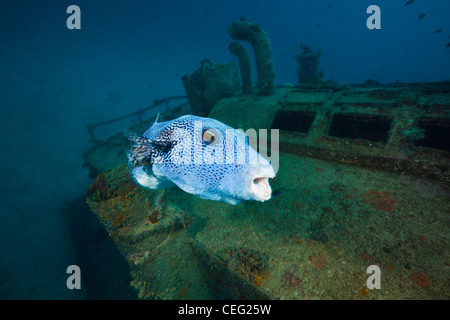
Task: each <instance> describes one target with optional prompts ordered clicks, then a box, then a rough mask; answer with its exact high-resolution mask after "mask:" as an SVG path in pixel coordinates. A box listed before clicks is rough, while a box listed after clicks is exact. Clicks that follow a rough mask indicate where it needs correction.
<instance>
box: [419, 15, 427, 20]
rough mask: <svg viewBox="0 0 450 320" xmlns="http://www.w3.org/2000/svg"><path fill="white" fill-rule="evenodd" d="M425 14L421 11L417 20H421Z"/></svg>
mask: <svg viewBox="0 0 450 320" xmlns="http://www.w3.org/2000/svg"><path fill="white" fill-rule="evenodd" d="M425 16H426V14H425V13H421V14H420V15H419V17H418V18H419V20H422V19H423V18H425Z"/></svg>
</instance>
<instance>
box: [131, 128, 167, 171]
mask: <svg viewBox="0 0 450 320" xmlns="http://www.w3.org/2000/svg"><path fill="white" fill-rule="evenodd" d="M124 135H125V137H126V138H127V139H128V140H129V141H131V143H132V144H131V148H130V150H129V151H128V152H127V156H128V161H129V163H130V164H131V165H132V167H137V166H145V165H148V164H151V163H152V157H153V156H154V155H159V154H160V153H162V152H165V151H166V150H167V148H169V147H170V141H163V140H156V141H154V140H151V139H147V138H144V137H141V136H138V135H137V134H136V133H134V132H131V131H128V130H125V131H124Z"/></svg>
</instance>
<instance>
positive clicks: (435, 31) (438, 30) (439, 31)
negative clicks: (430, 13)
mask: <svg viewBox="0 0 450 320" xmlns="http://www.w3.org/2000/svg"><path fill="white" fill-rule="evenodd" d="M441 32H442V29H437V30H434V31H433V33H441Z"/></svg>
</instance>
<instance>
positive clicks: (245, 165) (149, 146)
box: [126, 115, 275, 205]
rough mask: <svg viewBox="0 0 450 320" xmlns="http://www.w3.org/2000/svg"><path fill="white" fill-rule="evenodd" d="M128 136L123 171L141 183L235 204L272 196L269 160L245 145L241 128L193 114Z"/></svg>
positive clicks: (144, 185) (150, 186)
mask: <svg viewBox="0 0 450 320" xmlns="http://www.w3.org/2000/svg"><path fill="white" fill-rule="evenodd" d="M126 136H127V138H128V139H129V140H130V141H131V147H130V149H129V151H128V154H127V156H128V171H129V172H130V174H131V177H132V178H133V180H134V181H135V182H136V183H137V184H138V185H140V186H142V187H145V188H149V189H166V188H170V187H173V186H175V185H176V186H178V187H179V188H181V189H182V190H184V191H185V192H188V193H191V194H193V195H196V196H198V197H200V198H202V199H208V200H215V201H223V202H226V203H229V204H233V205H236V204H239V203H241V202H243V201H244V200H257V201H266V200H269V199H270V198H271V195H272V189H271V187H270V185H269V178H274V177H275V171H274V169H273V167H272V165H271V163H270V162H269V161H268V160H267V159H265V158H263V157H262V156H261V155H260V154H259V153H258V152H257V151H256V150H255V149H253V148H252V147H251V146H250V145H249V139H248V137H247V136H246V135H245V134H244V132H243V131H241V130H236V129H233V128H232V127H230V126H227V125H225V124H223V123H222V122H220V121H217V120H214V119H211V118H203V117H198V116H193V115H185V116H182V117H179V118H177V119H174V120H171V121H165V122H158V117H157V119H156V121H155V123H154V124H153V125H152V126H151V127H150V128H149V129H148V130H147V131H145V132H144V133H143V135H142V136H138V135H136V134H134V133H131V132H127V133H126Z"/></svg>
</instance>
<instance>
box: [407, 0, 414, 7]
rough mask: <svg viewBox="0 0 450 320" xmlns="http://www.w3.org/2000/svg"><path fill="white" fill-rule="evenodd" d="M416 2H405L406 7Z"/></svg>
mask: <svg viewBox="0 0 450 320" xmlns="http://www.w3.org/2000/svg"><path fill="white" fill-rule="evenodd" d="M413 2H414V0H409V1H408V2H407V3H405V7H406V6H409V5H410V4H412V3H413Z"/></svg>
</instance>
